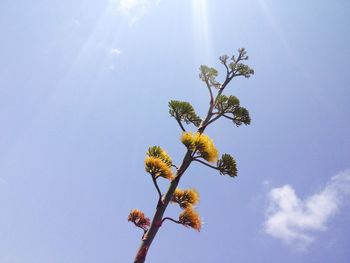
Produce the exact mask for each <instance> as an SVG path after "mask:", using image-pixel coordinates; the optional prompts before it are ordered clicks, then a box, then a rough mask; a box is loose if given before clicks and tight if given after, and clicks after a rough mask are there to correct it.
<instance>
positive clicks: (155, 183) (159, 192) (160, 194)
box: [152, 176, 162, 204]
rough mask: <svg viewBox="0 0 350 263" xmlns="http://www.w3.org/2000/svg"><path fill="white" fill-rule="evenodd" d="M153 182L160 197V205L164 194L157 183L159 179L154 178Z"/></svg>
mask: <svg viewBox="0 0 350 263" xmlns="http://www.w3.org/2000/svg"><path fill="white" fill-rule="evenodd" d="M152 181H153V184H154V186H155V188H156V189H157V192H158V195H159V200H158V204H159V203H160V202H161V201H162V192H161V191H160V189H159V186H158V183H157V178H155V177H153V176H152Z"/></svg>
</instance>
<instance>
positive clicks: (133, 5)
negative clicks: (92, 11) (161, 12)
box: [111, 0, 161, 24]
mask: <svg viewBox="0 0 350 263" xmlns="http://www.w3.org/2000/svg"><path fill="white" fill-rule="evenodd" d="M111 1H112V2H113V1H115V0H111ZM160 2H161V0H120V1H119V3H118V7H117V10H118V11H119V12H120V13H122V14H123V15H126V16H127V17H128V18H129V19H130V23H131V24H134V23H135V22H137V21H138V20H140V19H141V18H142V17H143V16H144V15H145V14H147V13H148V12H149V11H150V10H151V9H152V8H154V7H156V6H157V5H158V4H159V3H160Z"/></svg>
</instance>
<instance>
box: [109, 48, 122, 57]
mask: <svg viewBox="0 0 350 263" xmlns="http://www.w3.org/2000/svg"><path fill="white" fill-rule="evenodd" d="M122 53H123V52H122V51H121V50H120V49H119V48H110V49H109V54H110V55H112V56H119V55H120V54H122Z"/></svg>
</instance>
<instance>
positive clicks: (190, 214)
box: [171, 188, 202, 231]
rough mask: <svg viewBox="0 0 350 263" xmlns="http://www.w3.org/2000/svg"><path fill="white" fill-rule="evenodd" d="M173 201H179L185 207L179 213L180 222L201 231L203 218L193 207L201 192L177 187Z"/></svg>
mask: <svg viewBox="0 0 350 263" xmlns="http://www.w3.org/2000/svg"><path fill="white" fill-rule="evenodd" d="M171 201H172V202H174V203H178V204H179V205H180V207H181V208H182V209H184V210H183V211H182V213H181V214H180V215H179V222H180V223H181V224H183V225H184V226H187V227H192V228H194V229H196V230H198V231H200V229H201V226H202V223H201V219H200V216H199V214H198V212H197V211H196V210H194V208H193V206H194V205H196V204H197V203H198V202H199V193H198V192H197V190H195V189H186V190H182V189H179V188H176V190H175V192H174V194H173V197H172V200H171Z"/></svg>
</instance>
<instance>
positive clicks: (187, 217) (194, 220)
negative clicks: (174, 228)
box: [179, 206, 202, 231]
mask: <svg viewBox="0 0 350 263" xmlns="http://www.w3.org/2000/svg"><path fill="white" fill-rule="evenodd" d="M179 222H180V223H181V224H183V225H184V226H189V227H192V228H194V229H196V230H198V231H200V230H201V227H202V222H201V219H200V217H199V214H198V213H197V211H196V210H194V209H193V208H192V207H191V206H190V207H188V208H186V209H185V210H184V211H183V212H182V213H181V214H180V216H179Z"/></svg>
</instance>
